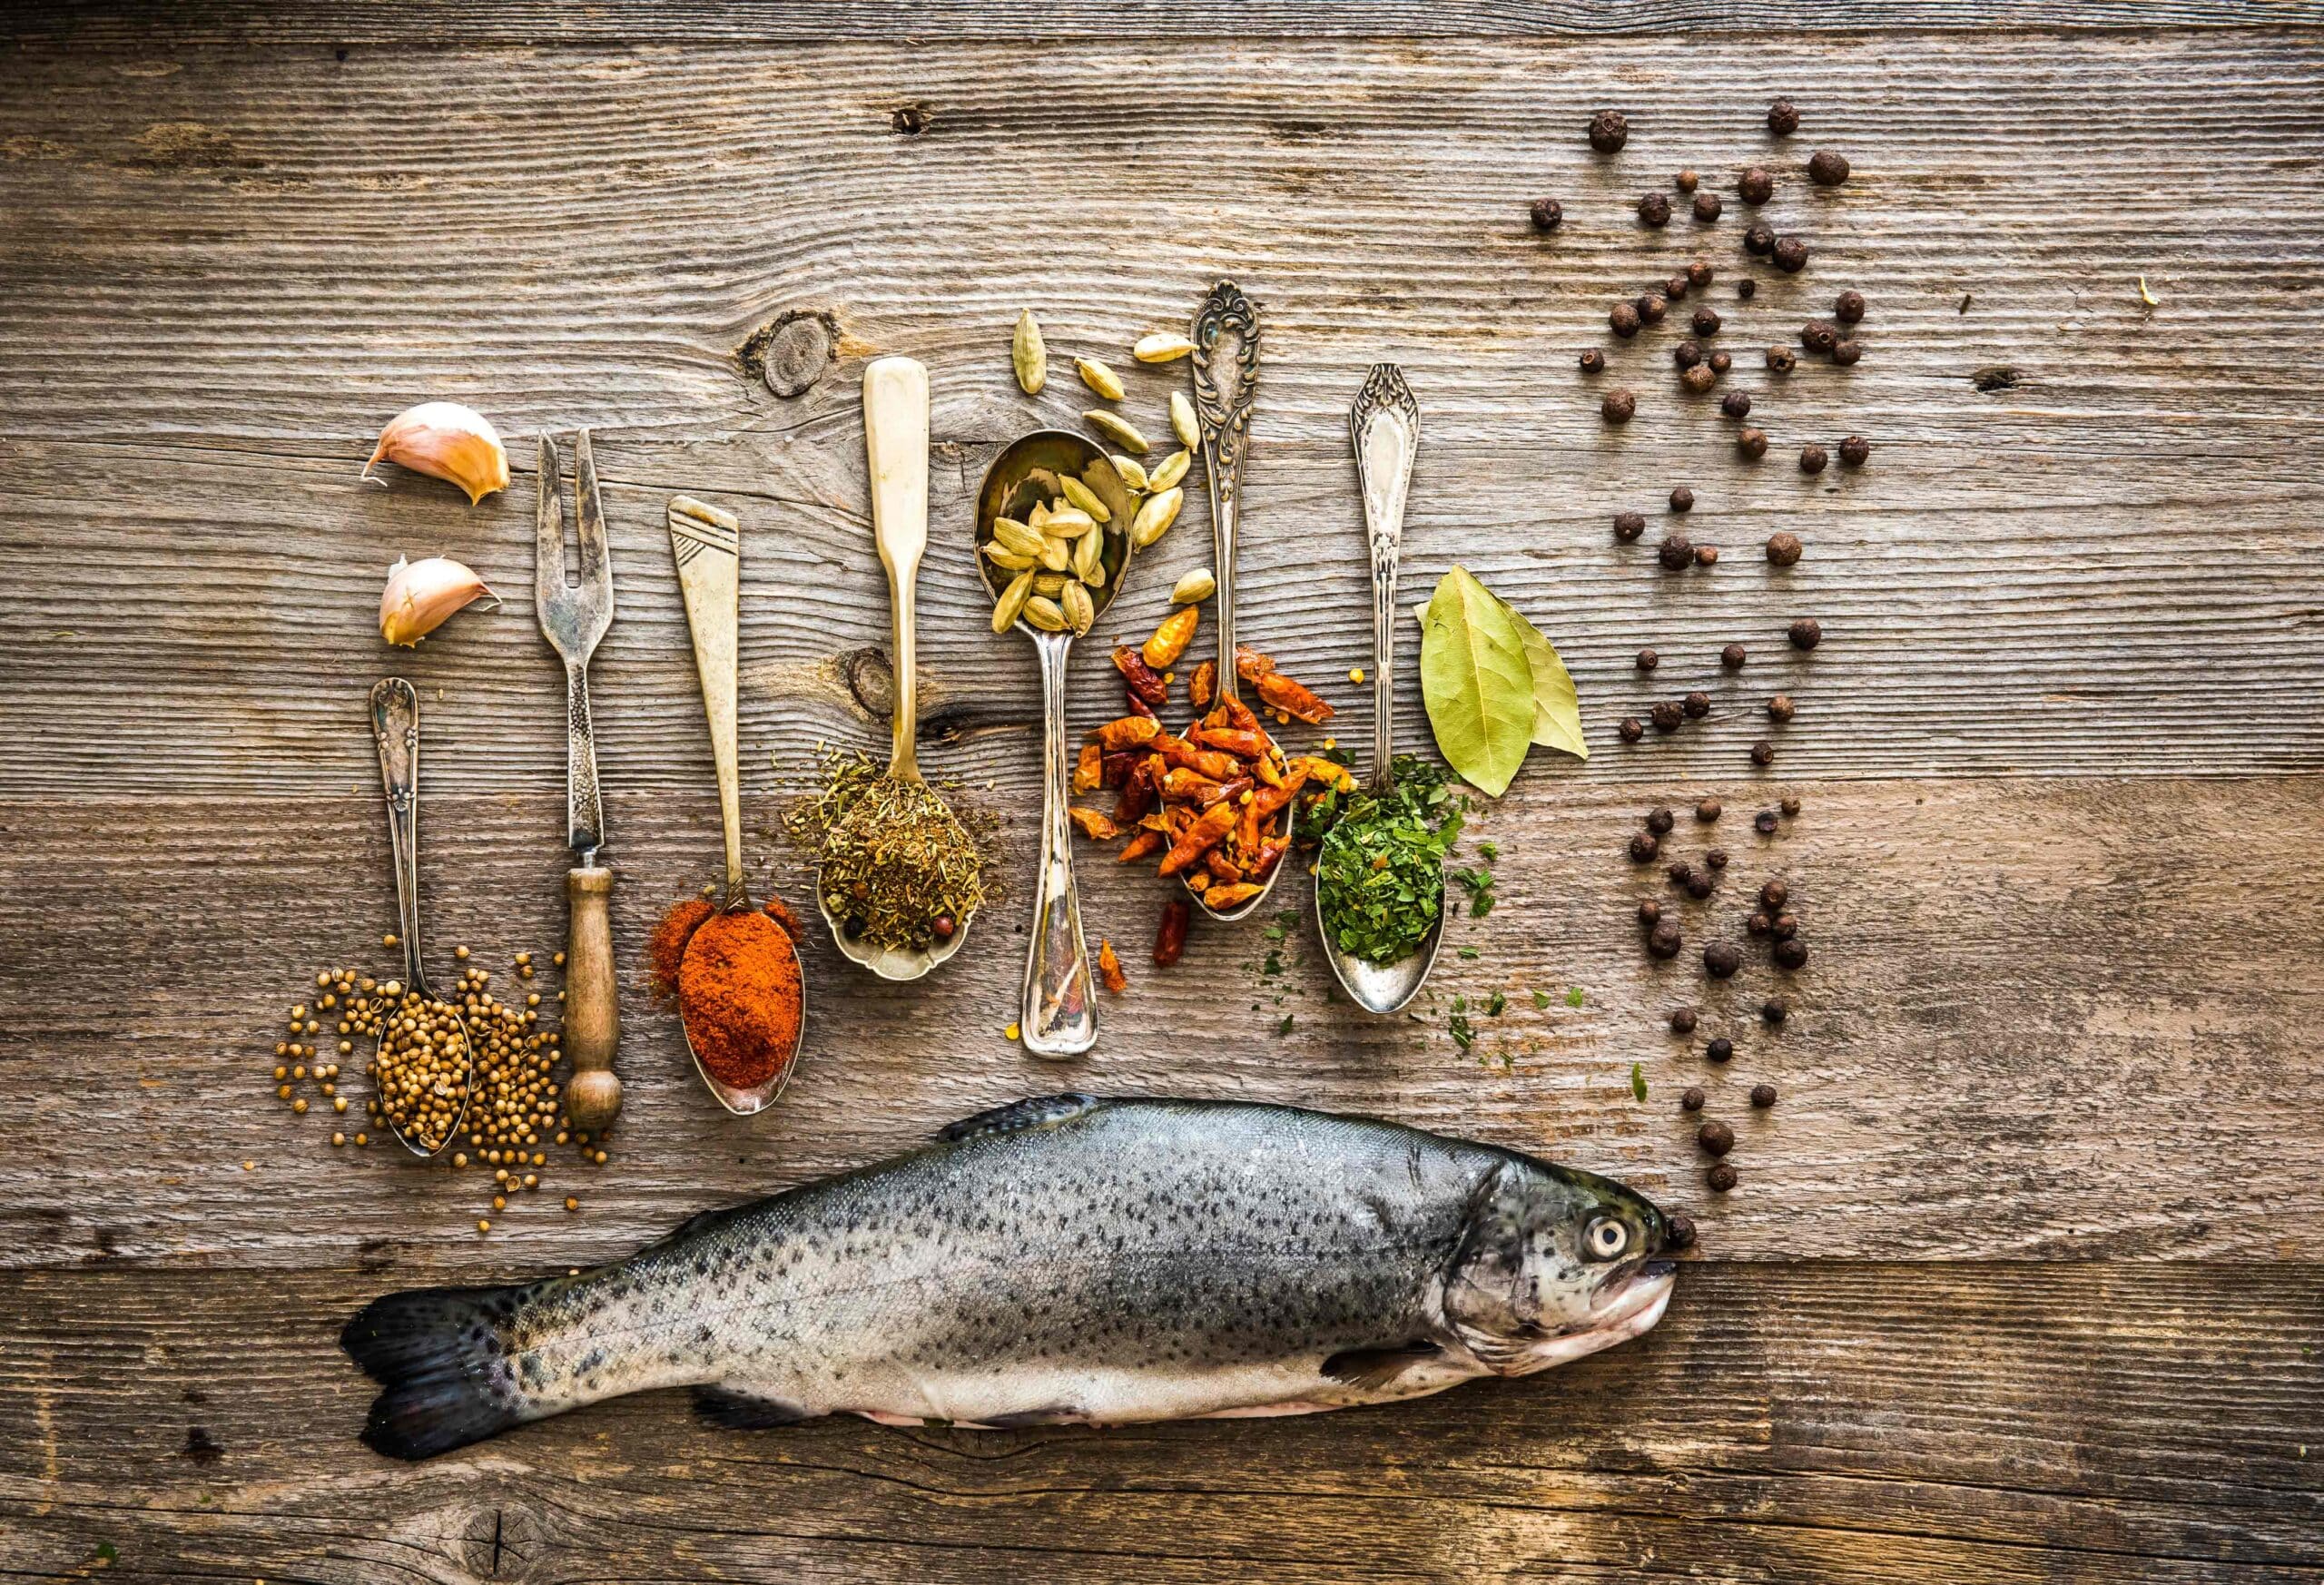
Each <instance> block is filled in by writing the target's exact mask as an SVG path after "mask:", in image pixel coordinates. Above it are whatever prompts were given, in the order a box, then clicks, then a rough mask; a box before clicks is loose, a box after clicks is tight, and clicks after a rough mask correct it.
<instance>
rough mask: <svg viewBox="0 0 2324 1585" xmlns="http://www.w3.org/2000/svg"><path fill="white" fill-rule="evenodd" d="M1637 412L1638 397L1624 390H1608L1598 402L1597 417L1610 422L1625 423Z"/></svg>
mask: <svg viewBox="0 0 2324 1585" xmlns="http://www.w3.org/2000/svg"><path fill="white" fill-rule="evenodd" d="M1637 412H1638V398H1636V397H1635V396H1632V395H1631V394H1630V392H1629V391H1626V390H1610V391H1608V392H1607V393H1606V394H1605V396H1604V398H1603V399H1600V401H1599V403H1598V414H1599V417H1600V418H1604V419H1605V420H1606V422H1608V423H1610V424H1627V423H1629V422H1630V419H1631V418H1632V417H1634V416H1635V415H1636V414H1637Z"/></svg>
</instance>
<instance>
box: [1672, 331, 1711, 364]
mask: <svg viewBox="0 0 2324 1585" xmlns="http://www.w3.org/2000/svg"><path fill="white" fill-rule="evenodd" d="M1702 360H1703V344H1702V343H1701V342H1700V341H1698V340H1695V339H1694V338H1693V337H1691V336H1689V337H1688V338H1687V340H1683V341H1681V342H1679V344H1678V345H1677V346H1676V347H1673V348H1671V349H1670V361H1671V362H1673V363H1675V364H1677V365H1678V366H1679V368H1681V369H1692V368H1693V367H1694V366H1695V365H1696V364H1698V363H1700V362H1701V361H1702Z"/></svg>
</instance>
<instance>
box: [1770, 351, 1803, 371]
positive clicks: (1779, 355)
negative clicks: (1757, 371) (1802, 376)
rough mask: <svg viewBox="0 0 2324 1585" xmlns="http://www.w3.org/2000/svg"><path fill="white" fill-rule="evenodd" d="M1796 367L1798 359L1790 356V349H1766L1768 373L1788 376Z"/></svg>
mask: <svg viewBox="0 0 2324 1585" xmlns="http://www.w3.org/2000/svg"><path fill="white" fill-rule="evenodd" d="M1798 366H1799V359H1797V358H1796V357H1794V356H1793V355H1792V350H1791V349H1790V348H1788V347H1770V348H1768V370H1769V371H1770V372H1772V373H1775V374H1789V373H1790V372H1791V371H1792V370H1793V369H1797V367H1798Z"/></svg>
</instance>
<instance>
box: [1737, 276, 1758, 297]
mask: <svg viewBox="0 0 2324 1585" xmlns="http://www.w3.org/2000/svg"><path fill="white" fill-rule="evenodd" d="M1735 295H1736V296H1737V297H1738V299H1740V300H1743V301H1745V302H1749V301H1750V300H1752V299H1753V298H1755V297H1757V296H1758V295H1759V283H1758V281H1754V280H1753V279H1751V277H1749V276H1748V275H1746V276H1745V277H1744V278H1743V279H1742V280H1740V281H1737V282H1736V283H1735Z"/></svg>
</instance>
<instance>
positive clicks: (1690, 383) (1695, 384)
mask: <svg viewBox="0 0 2324 1585" xmlns="http://www.w3.org/2000/svg"><path fill="white" fill-rule="evenodd" d="M1679 384H1680V385H1681V386H1683V387H1685V388H1686V389H1688V390H1689V391H1691V392H1693V393H1694V394H1695V395H1696V396H1705V395H1708V394H1709V391H1710V389H1711V387H1713V386H1715V385H1717V384H1718V369H1715V368H1713V367H1712V366H1711V365H1710V364H1709V363H1707V362H1706V363H1698V364H1696V365H1695V366H1694V367H1693V368H1691V369H1682V370H1681V371H1680V372H1679Z"/></svg>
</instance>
